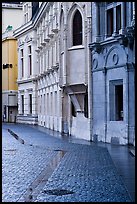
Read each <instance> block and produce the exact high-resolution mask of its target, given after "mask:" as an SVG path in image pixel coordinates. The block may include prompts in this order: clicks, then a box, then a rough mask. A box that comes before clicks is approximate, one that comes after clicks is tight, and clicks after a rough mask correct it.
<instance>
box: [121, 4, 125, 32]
mask: <svg viewBox="0 0 137 204" xmlns="http://www.w3.org/2000/svg"><path fill="white" fill-rule="evenodd" d="M125 9H126V7H125V2H122V4H121V31H122V33H121V34H123V33H124V31H125V26H126V25H125V15H126V13H125Z"/></svg>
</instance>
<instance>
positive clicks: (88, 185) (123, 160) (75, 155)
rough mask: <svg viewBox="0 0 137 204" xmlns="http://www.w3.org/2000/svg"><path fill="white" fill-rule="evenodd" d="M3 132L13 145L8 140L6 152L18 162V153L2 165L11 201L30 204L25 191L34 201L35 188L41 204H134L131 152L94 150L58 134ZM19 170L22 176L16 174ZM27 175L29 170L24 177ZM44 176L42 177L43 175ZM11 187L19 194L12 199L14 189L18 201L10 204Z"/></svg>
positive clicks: (30, 129) (20, 129)
mask: <svg viewBox="0 0 137 204" xmlns="http://www.w3.org/2000/svg"><path fill="white" fill-rule="evenodd" d="M3 129H4V134H6V135H7V139H8V141H7V139H6V138H5V139H4V140H3V148H4V152H5V153H6V152H8V151H9V150H10V151H11V150H14V154H15V156H16V157H15V158H14V154H13V153H12V156H11V155H8V154H4V155H3V156H4V160H3V163H4V162H6V168H3V172H4V173H3V177H4V180H3V181H4V182H5V184H4V185H3V189H4V194H6V193H7V195H5V197H4V199H7V201H9V202H10V201H11V202H13V201H15V202H17V200H18V201H22V202H25V200H24V199H25V198H24V196H21V195H20V192H19V189H22V192H24V193H25V192H26V190H25V189H26V188H27V189H28V190H27V192H26V194H25V195H26V196H27V195H29V196H30V194H29V193H30V192H29V189H31V188H32V189H33V193H32V194H33V199H34V200H35V201H38V202H45V201H49V202H50V201H51V202H52V201H53V202H54V201H57V202H60V201H61V202H67V201H73V202H74V201H76V202H77V201H78V202H80V201H85V202H89V201H91V202H94V201H98V202H99V201H100V202H103V201H107V202H109V201H114V202H122V201H123V202H131V201H135V186H134V184H135V157H134V156H133V155H132V154H131V153H130V152H129V148H128V147H127V146H116V145H110V144H103V143H96V144H95V143H93V142H88V141H85V140H80V139H76V138H72V137H67V136H65V135H62V136H61V134H59V133H57V132H54V131H50V130H47V129H46V128H43V127H38V126H31V125H21V124H3ZM7 129H10V130H12V131H13V132H14V133H16V134H17V135H18V137H19V139H21V140H20V141H24V143H20V142H19V141H17V140H15V138H13V137H12V136H11V135H10V133H8V131H7ZM50 135H51V136H50ZM53 136H54V137H53ZM6 143H7V144H6ZM9 146H10V149H9ZM13 147H14V148H13ZM8 149H9V150H8ZM15 150H16V152H17V153H16V152H15ZM18 154H19V155H18ZM25 158H26V159H25ZM30 158H31V160H30ZM111 158H112V159H111ZM9 159H12V160H11V161H12V163H14V164H15V166H14V164H13V170H14V178H12V176H13V170H12V169H11V166H10V172H11V174H10V175H12V176H10V175H9V169H8V168H7V166H8V162H9ZM20 163H21V165H23V166H22V168H21V167H20V166H17V165H19V164H20ZM43 164H44V165H43ZM3 166H5V165H4V164H3ZM32 166H33V169H32ZM25 167H26V168H25ZM24 168H25V169H24ZM38 168H40V169H39V170H38ZM15 169H16V171H18V172H19V173H17V172H15ZM22 169H24V170H25V175H26V176H25V177H24V176H23V175H24V172H22ZM31 169H32V170H31ZM40 170H41V174H40V173H39V174H38V172H39V171H40ZM6 171H7V172H6ZM31 172H33V173H31ZM34 172H35V174H34ZM17 175H18V176H19V177H20V179H21V180H19V179H18V178H17ZM5 176H6V178H7V179H5ZM28 178H29V181H28ZM34 178H35V179H34ZM22 180H23V181H22ZM40 180H41V182H40V183H39V184H38V182H39V181H40ZM6 181H7V182H8V185H7V183H6ZM45 181H46V183H45ZM11 184H12V185H13V186H14V191H12V193H11V189H10V191H9V193H10V195H11V194H13V195H11V198H10V199H9V197H8V192H7V191H6V189H7V188H8V186H9V185H10V186H11ZM30 184H31V185H30ZM6 185H7V187H6ZM22 185H24V186H22ZM37 185H38V187H37ZM11 188H12V186H11ZM59 189H60V190H59ZM63 189H65V190H63ZM15 191H16V193H15ZM129 194H130V196H129ZM15 195H16V198H15ZM36 195H37V196H36ZM130 197H131V198H132V200H131V199H130ZM17 198H18V199H17ZM4 202H5V201H4ZM31 202H32V201H31Z"/></svg>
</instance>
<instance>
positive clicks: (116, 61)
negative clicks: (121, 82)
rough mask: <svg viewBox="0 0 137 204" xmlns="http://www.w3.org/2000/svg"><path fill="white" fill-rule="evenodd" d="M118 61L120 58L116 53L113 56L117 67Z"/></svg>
mask: <svg viewBox="0 0 137 204" xmlns="http://www.w3.org/2000/svg"><path fill="white" fill-rule="evenodd" d="M118 61H119V57H118V55H117V54H116V53H115V54H114V55H113V63H114V65H116V64H117V63H118Z"/></svg>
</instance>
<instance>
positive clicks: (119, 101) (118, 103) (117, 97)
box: [115, 85, 123, 120]
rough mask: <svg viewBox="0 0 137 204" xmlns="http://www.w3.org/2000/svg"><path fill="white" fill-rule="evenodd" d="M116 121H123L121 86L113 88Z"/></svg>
mask: <svg viewBox="0 0 137 204" xmlns="http://www.w3.org/2000/svg"><path fill="white" fill-rule="evenodd" d="M115 107H116V111H115V113H116V115H115V116H116V117H115V119H116V120H123V85H116V86H115Z"/></svg>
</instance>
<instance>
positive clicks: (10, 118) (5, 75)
mask: <svg viewBox="0 0 137 204" xmlns="http://www.w3.org/2000/svg"><path fill="white" fill-rule="evenodd" d="M15 19H16V21H15ZM21 23H22V6H21V4H20V2H17V3H16V4H11V3H4V2H3V3H2V117H3V121H5V122H16V116H17V111H18V100H17V93H18V90H17V89H18V87H17V75H18V58H17V40H16V39H15V37H13V30H14V29H16V28H17V26H19V25H21Z"/></svg>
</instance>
